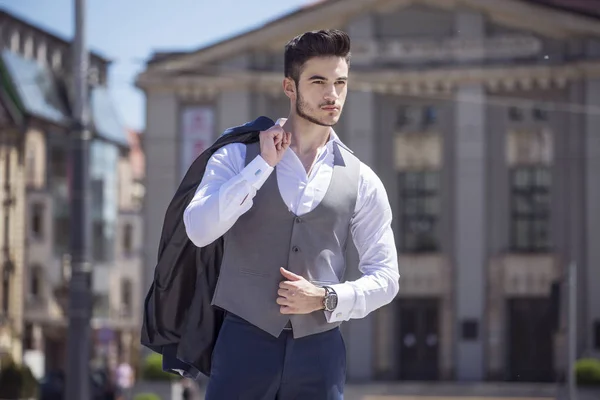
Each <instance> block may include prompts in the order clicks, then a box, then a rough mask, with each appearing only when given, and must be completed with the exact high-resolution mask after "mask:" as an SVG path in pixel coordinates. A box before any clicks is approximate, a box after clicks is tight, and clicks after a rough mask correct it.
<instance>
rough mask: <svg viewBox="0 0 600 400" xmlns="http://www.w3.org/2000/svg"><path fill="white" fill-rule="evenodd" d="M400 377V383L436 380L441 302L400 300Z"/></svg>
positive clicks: (432, 300)
mask: <svg viewBox="0 0 600 400" xmlns="http://www.w3.org/2000/svg"><path fill="white" fill-rule="evenodd" d="M398 309H399V311H398V312H399V316H400V318H398V319H397V321H398V323H399V327H398V330H397V331H398V332H399V333H400V345H399V352H400V366H399V367H400V368H399V371H400V374H399V375H400V376H399V378H400V379H401V380H437V379H438V357H439V301H438V300H437V299H401V300H399V301H398Z"/></svg>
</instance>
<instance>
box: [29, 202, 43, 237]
mask: <svg viewBox="0 0 600 400" xmlns="http://www.w3.org/2000/svg"><path fill="white" fill-rule="evenodd" d="M44 214H45V207H44V204H42V203H34V204H32V205H31V234H32V236H33V237H34V238H36V239H41V238H42V237H43V236H44Z"/></svg>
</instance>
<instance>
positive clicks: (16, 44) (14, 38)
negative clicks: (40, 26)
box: [10, 32, 21, 54]
mask: <svg viewBox="0 0 600 400" xmlns="http://www.w3.org/2000/svg"><path fill="white" fill-rule="evenodd" d="M20 47H21V36H19V32H13V33H12V35H11V37H10V50H11V51H12V52H13V53H17V54H18V53H19V50H20Z"/></svg>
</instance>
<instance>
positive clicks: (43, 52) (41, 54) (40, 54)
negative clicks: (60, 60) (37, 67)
mask: <svg viewBox="0 0 600 400" xmlns="http://www.w3.org/2000/svg"><path fill="white" fill-rule="evenodd" d="M46 57H47V48H46V44H45V43H40V44H39V45H38V48H37V60H38V62H39V63H40V64H42V65H46V63H47V62H48V60H47V59H46Z"/></svg>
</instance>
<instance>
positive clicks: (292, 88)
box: [283, 78, 296, 100]
mask: <svg viewBox="0 0 600 400" xmlns="http://www.w3.org/2000/svg"><path fill="white" fill-rule="evenodd" d="M283 93H285V95H286V96H287V97H289V98H290V99H291V100H296V82H294V80H293V79H290V78H284V79H283Z"/></svg>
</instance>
